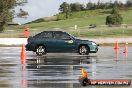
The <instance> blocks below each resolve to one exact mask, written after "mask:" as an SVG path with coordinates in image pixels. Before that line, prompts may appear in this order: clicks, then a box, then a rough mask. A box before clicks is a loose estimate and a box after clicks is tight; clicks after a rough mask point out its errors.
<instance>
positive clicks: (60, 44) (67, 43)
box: [54, 31, 77, 52]
mask: <svg viewBox="0 0 132 88" xmlns="http://www.w3.org/2000/svg"><path fill="white" fill-rule="evenodd" d="M54 46H55V48H56V51H57V52H72V51H74V50H75V48H76V47H77V44H76V42H75V41H74V40H73V39H72V38H71V37H70V35H69V34H67V33H66V32H61V31H58V32H54Z"/></svg>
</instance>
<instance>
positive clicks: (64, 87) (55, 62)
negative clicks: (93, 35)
mask: <svg viewBox="0 0 132 88" xmlns="http://www.w3.org/2000/svg"><path fill="white" fill-rule="evenodd" d="M20 50H21V48H20V47H0V88H83V87H82V86H81V85H80V84H79V82H78V77H79V76H81V68H82V67H84V68H85V71H88V73H89V77H90V78H91V79H130V80H131V79H132V59H131V57H132V47H129V50H128V51H129V52H128V56H127V58H125V57H124V53H123V48H121V49H120V52H119V56H118V58H117V57H116V53H115V51H114V49H113V47H100V49H99V52H98V53H96V54H90V55H89V56H80V55H78V54H71V53H66V54H64V53H61V54H60V53H59V54H58V53H57V54H55V53H54V54H53V53H52V54H48V55H46V56H43V57H37V56H36V55H35V54H34V53H32V52H27V55H28V56H27V61H26V64H25V65H21V61H20ZM107 87H108V88H114V87H115V86H107ZM118 87H120V86H116V87H115V88H118ZM84 88H106V86H87V87H84ZM122 88H126V86H122ZM127 88H132V86H128V87H127Z"/></svg>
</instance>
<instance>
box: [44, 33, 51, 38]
mask: <svg viewBox="0 0 132 88" xmlns="http://www.w3.org/2000/svg"><path fill="white" fill-rule="evenodd" d="M42 36H43V37H42V38H52V32H45V33H44V34H43V35H42Z"/></svg>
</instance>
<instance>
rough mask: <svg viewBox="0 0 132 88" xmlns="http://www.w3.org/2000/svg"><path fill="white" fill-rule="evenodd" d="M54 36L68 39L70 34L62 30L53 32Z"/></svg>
mask: <svg viewBox="0 0 132 88" xmlns="http://www.w3.org/2000/svg"><path fill="white" fill-rule="evenodd" d="M54 38H55V39H62V40H69V39H70V36H69V35H68V34H66V33H62V32H56V33H55V34H54Z"/></svg>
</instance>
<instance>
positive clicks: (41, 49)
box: [36, 45, 46, 56]
mask: <svg viewBox="0 0 132 88" xmlns="http://www.w3.org/2000/svg"><path fill="white" fill-rule="evenodd" d="M36 54H37V55H38V56H43V55H45V54H46V48H45V47H44V46H43V45H40V46H38V47H37V48H36Z"/></svg>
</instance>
